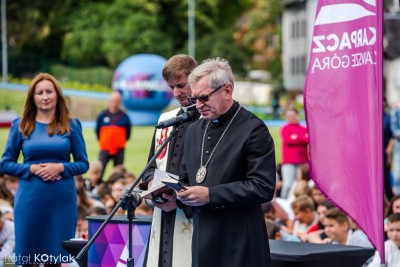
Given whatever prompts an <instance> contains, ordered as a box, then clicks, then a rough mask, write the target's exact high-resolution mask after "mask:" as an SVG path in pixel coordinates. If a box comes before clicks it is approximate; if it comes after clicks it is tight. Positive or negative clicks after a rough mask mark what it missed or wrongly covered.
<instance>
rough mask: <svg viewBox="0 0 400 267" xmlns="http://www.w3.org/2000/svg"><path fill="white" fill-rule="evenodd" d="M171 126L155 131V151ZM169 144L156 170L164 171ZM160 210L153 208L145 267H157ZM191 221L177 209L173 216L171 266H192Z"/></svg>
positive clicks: (174, 112) (171, 113)
mask: <svg viewBox="0 0 400 267" xmlns="http://www.w3.org/2000/svg"><path fill="white" fill-rule="evenodd" d="M179 110H180V108H177V109H174V110H172V111H169V112H166V113H163V114H161V116H160V118H159V120H158V122H160V121H164V120H167V119H170V118H173V117H176V115H177V113H178V112H179ZM172 128H173V127H172V126H171V127H168V128H165V129H157V131H156V135H155V139H156V140H155V148H154V149H155V151H157V149H158V148H159V147H160V146H161V144H162V142H163V141H164V140H165V139H167V138H168V136H169V134H170V133H171V131H172ZM168 148H169V144H168V145H167V146H166V147H165V148H164V149H165V151H163V152H162V153H161V154H160V155H159V156H158V157H157V159H156V164H157V167H158V169H160V170H162V171H166V168H167V162H168ZM161 220H162V210H161V209H159V208H157V207H154V212H153V219H152V223H151V232H150V240H149V250H148V255H147V267H158V266H159V262H158V261H159V257H160V255H159V254H160V241H161V240H160V238H161ZM192 230H193V222H192V219H189V220H188V219H187V218H186V216H185V214H184V212H183V210H181V209H179V208H177V209H176V216H175V228H174V237H173V238H174V240H173V251H172V266H174V267H190V266H192V234H193V231H192Z"/></svg>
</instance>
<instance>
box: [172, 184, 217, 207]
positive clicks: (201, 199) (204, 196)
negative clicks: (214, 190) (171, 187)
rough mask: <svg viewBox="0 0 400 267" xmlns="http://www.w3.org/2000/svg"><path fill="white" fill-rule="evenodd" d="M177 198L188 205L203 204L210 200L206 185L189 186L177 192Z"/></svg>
mask: <svg viewBox="0 0 400 267" xmlns="http://www.w3.org/2000/svg"><path fill="white" fill-rule="evenodd" d="M177 197H178V199H179V200H180V201H181V202H182V203H183V204H185V205H188V206H203V205H206V204H208V203H209V202H210V194H209V191H208V187H205V186H189V187H186V190H181V191H179V192H178V194H177Z"/></svg>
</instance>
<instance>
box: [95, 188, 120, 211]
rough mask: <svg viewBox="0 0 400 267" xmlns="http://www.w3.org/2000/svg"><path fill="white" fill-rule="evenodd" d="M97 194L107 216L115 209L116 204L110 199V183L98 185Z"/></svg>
mask: <svg viewBox="0 0 400 267" xmlns="http://www.w3.org/2000/svg"><path fill="white" fill-rule="evenodd" d="M97 194H98V195H99V198H100V200H101V202H103V203H104V205H105V208H106V211H107V214H109V213H110V212H111V211H112V209H113V208H114V207H115V205H116V203H115V201H114V199H113V197H112V195H111V194H112V188H111V184H110V183H107V182H106V183H102V184H100V185H99V189H98V190H97Z"/></svg>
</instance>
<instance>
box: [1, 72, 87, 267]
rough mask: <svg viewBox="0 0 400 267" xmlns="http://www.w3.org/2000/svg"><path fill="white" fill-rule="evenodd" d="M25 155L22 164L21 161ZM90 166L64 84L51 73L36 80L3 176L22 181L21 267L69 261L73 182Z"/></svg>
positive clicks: (18, 217)
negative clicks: (64, 245)
mask: <svg viewBox="0 0 400 267" xmlns="http://www.w3.org/2000/svg"><path fill="white" fill-rule="evenodd" d="M20 151H22V155H23V163H20V162H18V157H19V154H20ZM71 154H72V156H73V159H74V160H73V162H71V159H70V156H71ZM88 166H89V164H88V160H87V154H86V147H85V141H84V139H83V135H82V128H81V124H80V122H79V120H77V119H73V118H72V117H71V115H70V113H69V111H68V108H67V105H66V100H65V98H64V96H63V94H62V91H61V87H60V85H59V83H58V82H57V80H56V79H55V78H54V77H53V76H51V75H49V74H47V73H41V74H39V75H37V76H36V77H35V78H34V79H33V80H32V82H31V84H30V86H29V89H28V93H27V99H26V102H25V107H24V111H23V115H22V117H21V118H18V119H15V120H14V121H13V123H12V126H11V129H10V133H9V136H8V141H7V144H6V148H5V151H4V153H3V156H2V159H1V161H0V172H2V173H5V174H8V175H12V176H17V177H19V178H20V179H19V185H18V189H17V192H16V196H15V207H14V209H15V211H14V212H15V237H16V248H15V257H14V259H15V260H16V265H26V266H30V265H32V266H38V265H39V264H41V263H45V264H46V265H52V266H61V263H62V262H70V260H71V258H70V256H69V254H68V253H67V251H65V250H64V249H63V248H62V241H64V240H68V239H70V238H73V237H74V234H75V226H76V222H77V204H76V190H75V183H74V179H73V177H74V176H75V175H79V174H83V173H85V172H86V171H87V169H88Z"/></svg>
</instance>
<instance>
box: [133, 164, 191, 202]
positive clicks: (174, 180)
mask: <svg viewBox="0 0 400 267" xmlns="http://www.w3.org/2000/svg"><path fill="white" fill-rule="evenodd" d="M178 178H179V177H178V176H176V175H174V174H171V173H167V172H164V171H161V170H159V169H155V172H154V177H153V182H152V184H151V187H150V189H149V190H146V191H143V192H142V193H140V196H141V197H142V198H147V199H151V200H154V201H155V202H159V203H164V202H166V200H165V199H164V198H163V197H162V194H169V195H172V194H173V190H175V191H179V190H181V189H186V188H185V186H184V185H183V184H182V183H181V182H180V181H179V180H178Z"/></svg>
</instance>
